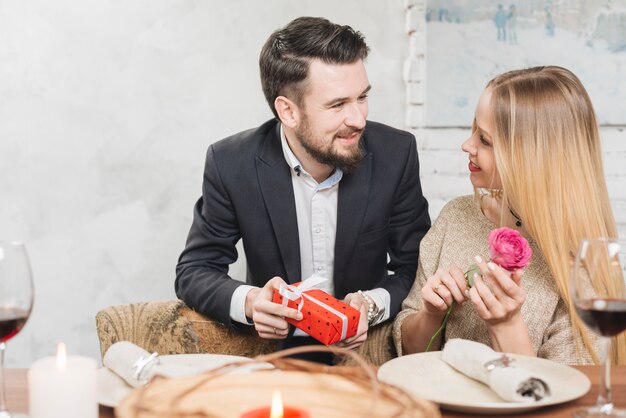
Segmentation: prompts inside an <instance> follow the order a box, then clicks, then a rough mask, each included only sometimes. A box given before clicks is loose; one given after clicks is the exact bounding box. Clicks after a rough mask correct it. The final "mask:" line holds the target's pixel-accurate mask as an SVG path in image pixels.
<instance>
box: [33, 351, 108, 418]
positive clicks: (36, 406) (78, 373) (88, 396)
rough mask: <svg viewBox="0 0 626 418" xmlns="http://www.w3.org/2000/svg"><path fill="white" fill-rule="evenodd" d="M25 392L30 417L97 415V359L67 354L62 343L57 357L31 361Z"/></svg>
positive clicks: (90, 416) (79, 417)
mask: <svg viewBox="0 0 626 418" xmlns="http://www.w3.org/2000/svg"><path fill="white" fill-rule="evenodd" d="M28 392H29V407H30V417H31V418H60V417H63V418H97V417H98V401H97V400H96V361H95V360H94V359H92V358H89V357H78V356H67V355H66V354H65V346H64V345H63V343H61V344H59V348H58V351H57V356H56V358H55V357H46V358H42V359H41V360H37V361H36V362H34V363H33V365H32V366H31V368H30V370H29V371H28Z"/></svg>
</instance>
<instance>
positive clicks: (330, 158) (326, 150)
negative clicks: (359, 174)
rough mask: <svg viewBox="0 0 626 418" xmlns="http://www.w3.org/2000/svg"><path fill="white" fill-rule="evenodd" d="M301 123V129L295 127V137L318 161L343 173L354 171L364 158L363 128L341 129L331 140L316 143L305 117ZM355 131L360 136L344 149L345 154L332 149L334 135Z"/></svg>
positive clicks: (343, 134)
mask: <svg viewBox="0 0 626 418" xmlns="http://www.w3.org/2000/svg"><path fill="white" fill-rule="evenodd" d="M302 125H303V126H302V128H301V129H296V138H297V139H298V141H300V144H302V148H304V149H305V151H306V152H308V153H309V155H311V156H312V157H313V158H314V159H315V160H316V161H317V162H318V163H320V164H326V165H328V166H331V167H336V168H338V169H340V170H341V171H343V172H345V173H350V172H352V171H354V170H355V169H356V168H357V167H358V166H359V164H360V163H361V161H363V158H365V154H364V153H363V150H362V149H361V138H363V131H364V130H363V129H353V128H346V129H342V130H340V131H339V132H337V133H336V134H335V135H334V136H333V141H331V142H329V143H328V144H322V145H318V143H317V142H318V141H316V139H315V138H314V137H313V133H312V132H311V129H310V126H309V124H308V121H307V120H306V119H304V120H303V121H302ZM355 132H360V135H361V136H360V137H359V140H358V141H357V142H356V143H355V144H354V145H353V146H352V147H350V148H349V149H346V151H348V152H347V153H346V154H340V153H338V152H336V151H335V150H334V149H333V143H334V139H335V138H336V137H338V136H340V137H344V138H345V137H348V136H350V135H352V134H353V133H355Z"/></svg>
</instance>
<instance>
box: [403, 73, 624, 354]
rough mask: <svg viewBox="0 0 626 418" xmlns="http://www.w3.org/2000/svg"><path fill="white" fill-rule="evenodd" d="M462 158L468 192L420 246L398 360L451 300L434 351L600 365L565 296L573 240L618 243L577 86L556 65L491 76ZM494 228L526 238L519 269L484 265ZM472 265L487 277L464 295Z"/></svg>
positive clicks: (414, 348)
mask: <svg viewBox="0 0 626 418" xmlns="http://www.w3.org/2000/svg"><path fill="white" fill-rule="evenodd" d="M462 149H463V151H465V152H466V153H467V154H468V156H469V166H468V168H469V172H470V173H469V174H470V181H471V182H472V185H473V186H474V188H475V190H476V195H475V196H465V197H460V198H457V199H455V200H453V201H452V202H450V203H448V204H447V205H446V206H445V207H444V209H443V210H442V212H441V214H440V215H439V218H438V219H437V221H436V222H435V224H434V225H433V226H432V228H431V230H430V231H429V232H428V234H427V235H426V237H425V238H424V239H423V240H422V243H421V246H420V256H419V268H418V272H417V277H416V281H415V283H414V285H413V288H412V290H411V293H410V294H409V296H408V297H407V299H406V300H405V302H404V304H403V310H402V311H401V312H400V314H399V315H398V316H397V318H396V322H395V324H394V339H395V343H396V348H397V350H398V353H399V355H402V354H408V353H415V352H421V351H424V350H425V349H426V347H427V346H428V344H429V341H430V339H431V337H432V336H433V335H434V334H435V332H436V331H437V329H438V328H439V326H440V325H441V323H442V319H443V317H444V315H445V313H446V310H447V309H448V307H449V306H450V305H451V304H452V303H453V301H454V302H455V304H456V306H455V308H454V309H453V311H452V314H451V316H450V318H449V320H448V323H447V326H446V328H445V330H444V332H442V333H441V334H440V335H439V336H438V337H437V338H436V339H435V341H434V343H433V346H432V348H431V350H438V349H440V348H441V347H442V346H443V344H444V343H445V341H446V340H448V339H450V338H465V339H470V340H474V341H478V342H481V343H484V344H487V345H490V346H491V347H492V348H494V349H495V350H498V351H506V352H512V353H519V354H526V355H533V356H535V355H536V356H539V357H544V358H549V359H551V360H554V361H558V362H561V363H566V364H588V363H592V362H598V356H597V337H595V336H594V334H593V333H591V332H589V331H588V330H587V329H586V328H585V327H584V325H583V324H582V322H581V321H580V319H579V318H578V316H577V315H576V314H575V313H574V311H573V304H572V300H571V298H570V295H569V292H568V281H569V279H570V268H571V263H572V260H573V259H572V257H573V255H574V254H576V251H577V249H578V245H579V243H580V240H581V239H582V238H585V237H592V236H617V231H616V226H615V221H614V218H613V213H612V211H611V207H610V203H609V197H608V193H607V189H606V184H605V181H604V172H603V167H602V155H601V149H600V137H599V132H598V127H597V123H596V118H595V114H594V111H593V107H592V105H591V101H590V99H589V96H588V94H587V92H586V91H585V89H584V87H583V86H582V84H581V83H580V81H579V80H578V78H577V77H576V76H575V75H574V74H572V73H571V72H570V71H568V70H566V69H564V68H560V67H535V68H530V69H525V70H518V71H511V72H508V73H505V74H502V75H500V76H498V77H496V78H495V79H493V80H492V81H491V82H489V84H488V85H487V88H486V89H485V91H484V92H483V94H482V95H481V97H480V100H479V102H478V106H477V108H476V115H475V119H474V124H473V130H472V135H471V136H470V138H469V139H467V140H466V141H465V142H464V143H463V145H462ZM501 226H506V227H509V228H513V229H516V230H518V231H519V232H520V233H521V234H522V235H523V236H525V237H526V238H527V239H528V241H529V243H530V245H531V247H532V249H533V258H532V260H531V263H530V264H529V265H528V266H527V267H526V268H525V269H524V271H519V270H518V271H516V272H514V273H512V274H511V273H507V272H506V271H505V270H503V269H502V268H500V267H498V266H496V265H495V264H491V263H488V260H486V257H487V256H488V254H489V253H488V242H487V236H488V234H489V232H490V231H491V230H493V229H495V228H497V227H501ZM472 263H476V264H478V266H479V267H480V269H481V271H482V273H483V274H482V276H483V277H480V276H479V277H478V278H477V279H476V282H475V285H474V286H473V287H472V288H468V286H467V285H466V281H465V278H464V270H466V269H467V268H468V267H469V266H470V265H471V264H472ZM614 347H616V348H617V349H616V350H613V360H614V362H618V363H621V364H624V363H626V343H625V339H624V335H623V334H622V335H621V336H619V337H618V341H616V342H615V346H614Z"/></svg>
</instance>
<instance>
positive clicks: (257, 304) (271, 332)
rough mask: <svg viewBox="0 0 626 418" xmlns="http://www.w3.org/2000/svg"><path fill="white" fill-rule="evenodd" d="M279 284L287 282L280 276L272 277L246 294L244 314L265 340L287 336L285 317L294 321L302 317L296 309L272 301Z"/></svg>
mask: <svg viewBox="0 0 626 418" xmlns="http://www.w3.org/2000/svg"><path fill="white" fill-rule="evenodd" d="M280 285H287V283H285V281H284V280H283V279H281V278H280V277H274V278H273V279H272V280H270V281H269V282H267V283H266V284H265V286H263V288H261V289H259V288H256V289H252V290H250V291H249V292H248V294H247V295H246V306H245V311H246V316H247V317H248V318H252V321H253V322H254V328H255V329H256V331H257V333H258V334H259V336H260V337H261V338H265V339H267V340H279V339H284V338H285V337H287V334H288V333H289V323H288V322H287V321H285V318H291V319H295V320H296V321H299V320H301V319H302V314H301V313H300V312H298V310H297V309H292V308H288V307H287V306H283V305H280V304H278V303H274V302H272V297H273V295H274V289H279V288H280Z"/></svg>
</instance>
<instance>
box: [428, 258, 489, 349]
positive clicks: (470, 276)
mask: <svg viewBox="0 0 626 418" xmlns="http://www.w3.org/2000/svg"><path fill="white" fill-rule="evenodd" d="M474 273H478V274H480V269H479V268H478V266H477V265H476V264H472V265H471V266H470V268H469V269H468V270H467V271H466V272H465V281H466V283H467V286H468V287H472V286H474ZM452 309H454V301H452V303H451V304H450V306H448V310H447V311H446V315H445V316H444V317H443V321H441V326H440V327H439V329H438V330H437V332H435V334H434V335H433V336H432V337H430V341H429V342H428V345H427V346H426V350H424V352H427V351H428V350H430V347H432V345H433V343H434V342H435V338H437V336H438V335H439V334H441V331H443V329H444V328H445V327H446V324H447V323H448V318H449V317H450V314H451V313H452Z"/></svg>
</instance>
